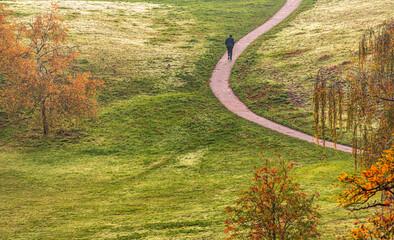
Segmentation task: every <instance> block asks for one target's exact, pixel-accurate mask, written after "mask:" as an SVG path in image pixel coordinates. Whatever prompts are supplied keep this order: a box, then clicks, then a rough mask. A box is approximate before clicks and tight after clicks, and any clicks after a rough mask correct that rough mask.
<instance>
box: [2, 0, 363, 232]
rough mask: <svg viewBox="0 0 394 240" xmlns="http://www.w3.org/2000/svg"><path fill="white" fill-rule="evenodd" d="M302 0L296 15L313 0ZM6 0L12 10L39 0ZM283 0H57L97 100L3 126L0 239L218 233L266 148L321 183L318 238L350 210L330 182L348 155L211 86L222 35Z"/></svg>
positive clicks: (335, 228)
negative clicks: (64, 127)
mask: <svg viewBox="0 0 394 240" xmlns="http://www.w3.org/2000/svg"><path fill="white" fill-rule="evenodd" d="M313 2H314V1H312V0H305V1H304V2H303V5H302V6H301V8H300V9H299V12H300V11H301V10H305V12H304V13H302V14H301V15H299V17H298V18H296V19H297V21H296V22H294V23H297V22H299V21H302V19H304V18H302V16H307V15H306V14H311V13H313V11H316V9H318V7H313V6H312V4H313ZM330 2H332V1H330ZM8 3H9V6H10V8H12V9H15V10H16V11H17V14H16V16H17V17H18V20H19V21H22V20H26V19H29V18H31V16H32V15H33V14H36V13H39V12H42V11H43V9H45V7H46V6H48V3H47V2H42V1H32V2H30V1H14V2H8ZM323 3H325V4H329V3H326V2H322V3H321V4H323ZM283 4H284V0H281V1H277V0H265V1H260V0H259V1H258V0H244V1H230V0H228V1H227V0H226V1H225V0H220V1H219V0H216V1H215V0H212V1H204V2H202V1H197V0H195V1H186V0H185V1H175V0H163V1H149V2H145V3H141V2H133V1H129V2H111V3H109V2H96V1H89V2H84V1H78V2H75V1H74V2H67V1H62V2H60V3H59V7H60V9H61V11H62V14H63V16H64V18H65V20H66V21H65V24H67V25H68V26H69V27H70V35H69V37H70V43H71V44H79V46H80V47H79V49H80V51H81V53H80V56H81V58H80V60H79V67H80V68H81V69H82V70H85V71H91V72H92V74H93V75H94V76H96V77H98V78H100V79H103V80H104V81H105V82H106V86H107V87H106V89H105V91H104V92H103V93H102V94H101V95H100V109H101V113H100V115H99V118H98V120H97V122H96V121H92V122H89V123H88V126H87V127H86V128H84V129H73V130H71V131H69V132H67V133H64V134H63V136H50V137H48V138H43V137H41V135H40V133H39V132H38V131H37V130H35V129H34V128H33V129H32V128H29V127H19V128H17V127H15V126H13V125H12V124H11V123H7V122H5V123H4V124H2V125H1V127H0V136H1V139H0V149H1V150H0V178H1V181H0V189H1V198H0V202H1V204H0V211H1V215H2V217H1V219H0V236H1V238H5V239H41V238H49V239H54V238H56V239H72V238H75V239H224V238H225V234H224V232H223V230H224V219H225V218H226V216H225V213H224V207H225V206H227V205H229V204H231V202H232V201H233V200H234V199H235V198H236V196H237V192H238V191H239V190H241V189H245V188H246V187H248V184H249V181H250V180H251V178H252V172H253V170H254V167H258V166H260V165H261V164H262V163H263V162H264V161H263V160H262V159H263V158H272V159H275V157H274V154H275V153H281V154H282V155H283V156H284V158H286V159H288V160H290V161H294V162H295V163H296V166H297V168H296V172H295V175H296V177H297V178H298V179H299V180H300V182H301V186H302V187H303V188H304V189H305V190H306V191H307V192H315V191H317V192H319V193H320V195H321V198H320V200H319V202H318V204H319V205H320V206H321V212H322V215H323V217H322V220H321V226H320V228H321V230H322V231H323V233H324V239H335V236H339V235H341V234H343V233H345V232H346V231H347V230H346V228H345V226H351V223H352V221H353V220H354V218H355V217H356V216H354V215H351V216H349V215H348V214H347V212H346V211H345V210H343V209H340V208H337V203H336V202H335V200H334V199H333V197H334V196H335V193H336V192H337V191H338V189H335V188H332V187H331V184H333V183H335V177H336V176H337V175H338V174H339V172H340V170H342V169H344V170H348V171H351V170H352V160H351V157H350V156H349V155H348V154H343V153H337V152H335V151H332V150H329V149H327V150H324V149H322V148H320V147H316V146H314V145H313V144H307V143H305V142H302V141H299V140H295V139H292V138H289V137H285V136H282V135H280V134H278V133H276V132H273V131H270V130H267V129H264V128H261V127H259V126H256V125H255V124H253V123H250V122H247V121H246V120H243V119H240V118H238V117H236V116H234V115H233V114H231V113H229V112H228V110H227V109H225V108H224V107H223V106H222V105H221V104H220V103H219V102H218V101H217V100H216V99H215V98H214V97H213V95H212V93H211V91H210V89H209V77H210V75H211V71H212V70H213V67H214V66H215V64H216V61H217V60H218V59H219V58H220V57H221V55H222V54H223V53H224V51H225V46H224V44H223V42H224V39H225V38H226V37H227V35H228V34H233V35H234V36H235V38H236V39H239V38H240V37H242V36H243V35H245V34H246V33H247V32H249V31H250V30H252V29H254V28H255V27H257V26H258V25H259V24H260V23H262V22H264V21H265V20H266V19H268V18H269V17H270V16H271V15H272V14H273V13H274V12H276V11H277V10H278V9H279V8H280V7H281V6H282V5H283ZM317 4H320V2H318V3H317ZM316 6H322V5H316ZM308 9H310V10H308ZM299 12H298V13H299ZM304 21H306V20H304ZM291 24H293V22H292V23H291ZM305 24H306V23H305ZM282 27H283V25H282ZM288 27H290V25H289V26H288ZM277 32H278V35H276V36H275V37H276V38H277V39H279V35H280V34H286V32H283V33H282V32H280V31H279V28H278V29H277ZM272 41H275V40H272ZM260 45H261V44H260ZM251 52H252V51H251ZM251 54H254V56H257V55H256V53H254V52H253V53H251ZM257 59H258V58H256V61H257ZM283 61H284V62H285V61H287V60H283ZM240 63H242V61H241V62H240ZM300 71H301V70H300ZM270 104H275V103H270ZM273 106H275V105H273ZM3 121H4V120H3ZM26 123H27V125H28V119H27V120H26ZM324 153H325V154H326V159H325V160H323V159H322V156H323V154H324ZM361 216H362V215H361Z"/></svg>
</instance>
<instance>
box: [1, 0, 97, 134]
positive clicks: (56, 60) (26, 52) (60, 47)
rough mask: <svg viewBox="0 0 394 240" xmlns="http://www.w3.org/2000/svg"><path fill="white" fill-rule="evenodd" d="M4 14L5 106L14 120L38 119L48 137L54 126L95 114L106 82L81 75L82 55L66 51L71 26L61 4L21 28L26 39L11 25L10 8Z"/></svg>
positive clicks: (3, 96)
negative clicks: (78, 66) (65, 20)
mask: <svg viewBox="0 0 394 240" xmlns="http://www.w3.org/2000/svg"><path fill="white" fill-rule="evenodd" d="M0 11H1V13H0V16H1V18H0V21H2V23H1V24H0V26H1V28H2V31H3V32H4V33H5V34H2V36H1V39H2V40H3V41H4V42H6V44H7V45H6V46H7V47H6V48H5V49H1V50H3V52H1V54H2V55H3V57H2V60H1V64H0V74H2V75H4V82H3V83H2V84H1V86H0V97H1V98H0V103H1V105H3V107H4V108H5V110H6V111H7V113H8V114H9V116H10V117H14V118H20V117H22V116H26V115H28V116H32V117H33V119H34V120H33V121H34V122H36V123H39V124H40V125H41V127H42V131H43V133H44V134H48V133H49V131H50V129H51V128H55V127H60V126H64V125H65V124H70V123H75V122H78V120H80V119H82V118H85V117H87V116H93V115H95V114H96V108H95V99H94V96H95V95H96V94H97V92H98V89H99V88H100V86H101V85H102V82H101V81H99V80H96V79H91V78H90V73H78V72H77V71H75V66H74V65H73V63H74V61H75V57H76V56H77V54H76V53H73V52H70V51H68V48H67V47H66V41H67V38H66V37H67V34H66V33H67V28H65V27H63V25H62V19H61V18H60V17H59V12H58V8H57V6H56V5H55V4H52V8H51V11H50V12H49V13H47V14H44V15H42V16H38V17H36V18H35V19H34V20H33V21H31V22H28V23H25V24H22V25H20V26H19V30H20V32H21V35H20V36H16V35H15V27H16V25H13V24H10V23H8V22H7V18H8V19H10V18H9V12H8V11H6V10H5V8H4V6H0ZM9 21H10V20H9ZM19 38H23V41H20V39H19ZM2 46H3V45H2ZM1 50H0V51H1ZM10 63H11V64H10Z"/></svg>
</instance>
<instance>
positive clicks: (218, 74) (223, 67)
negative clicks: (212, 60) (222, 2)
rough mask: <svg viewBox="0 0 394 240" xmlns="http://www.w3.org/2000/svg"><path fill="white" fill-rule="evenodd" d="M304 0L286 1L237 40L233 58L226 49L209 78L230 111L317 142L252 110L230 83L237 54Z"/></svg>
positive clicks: (332, 144)
mask: <svg viewBox="0 0 394 240" xmlns="http://www.w3.org/2000/svg"><path fill="white" fill-rule="evenodd" d="M301 2H302V0H287V2H286V4H285V5H284V6H283V7H282V8H281V9H280V10H279V11H278V12H277V13H276V14H275V15H274V16H272V17H271V18H270V19H269V20H268V21H266V22H265V23H264V24H263V25H261V26H260V27H258V28H256V29H255V30H253V31H252V32H250V33H248V34H247V35H246V36H244V37H243V38H241V39H240V40H238V41H237V42H236V43H235V46H234V50H233V61H228V60H227V52H226V53H225V54H224V55H223V56H222V58H221V59H220V60H219V62H218V63H217V64H216V67H215V69H214V70H213V73H212V76H211V79H210V85H211V89H212V92H213V93H214V94H215V96H216V97H217V98H218V99H219V101H220V102H221V103H222V104H223V105H224V106H226V107H227V108H228V109H229V110H230V111H231V112H233V113H235V114H237V115H238V116H240V117H243V118H245V119H247V120H249V121H252V122H254V123H257V124H259V125H261V126H263V127H266V128H269V129H272V130H274V131H277V132H280V133H283V134H285V135H288V136H292V137H295V138H298V139H301V140H304V141H307V142H311V143H316V138H314V137H312V136H310V135H307V134H305V133H302V132H299V131H296V130H293V129H291V128H288V127H285V126H283V125H280V124H277V123H275V122H272V121H270V120H268V119H266V118H263V117H260V116H259V115H257V114H255V113H253V112H252V111H251V110H250V109H249V108H248V107H247V106H246V105H245V104H244V103H243V102H241V101H240V100H239V99H238V97H237V96H236V95H235V94H234V92H233V90H232V89H231V87H230V83H229V79H230V74H231V68H232V67H233V65H234V62H235V61H236V60H237V58H238V56H239V55H240V54H241V53H242V52H243V51H244V50H245V49H246V48H247V46H248V45H249V44H251V43H252V42H253V41H254V40H256V38H258V37H259V36H260V35H262V34H263V33H265V32H267V31H268V30H269V29H271V28H273V27H274V26H276V25H277V24H278V23H280V22H281V21H282V20H284V19H285V18H286V17H287V16H289V15H290V13H292V12H293V11H294V10H295V9H297V7H298V6H299V5H300V3H301ZM319 144H320V145H323V142H322V141H319ZM326 147H330V148H334V143H332V142H328V141H326ZM336 149H338V150H341V151H344V152H352V148H351V147H348V146H344V145H340V144H337V145H336Z"/></svg>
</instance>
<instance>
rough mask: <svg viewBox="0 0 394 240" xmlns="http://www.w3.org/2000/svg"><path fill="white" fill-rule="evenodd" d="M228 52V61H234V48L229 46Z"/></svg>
mask: <svg viewBox="0 0 394 240" xmlns="http://www.w3.org/2000/svg"><path fill="white" fill-rule="evenodd" d="M227 52H228V59H230V60H232V59H233V47H232V46H231V47H230V46H227Z"/></svg>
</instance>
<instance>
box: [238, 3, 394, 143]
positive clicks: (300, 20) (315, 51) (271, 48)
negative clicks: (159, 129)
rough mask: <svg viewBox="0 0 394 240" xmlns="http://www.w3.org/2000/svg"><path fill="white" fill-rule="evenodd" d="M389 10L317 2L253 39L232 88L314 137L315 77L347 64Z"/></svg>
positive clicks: (258, 109) (269, 115) (393, 7)
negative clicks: (310, 7)
mask: <svg viewBox="0 0 394 240" xmlns="http://www.w3.org/2000/svg"><path fill="white" fill-rule="evenodd" d="M393 10H394V3H393V1H381V0H370V1H357V0H345V1H343V0H320V1H318V2H317V3H316V4H315V5H314V7H313V9H311V10H310V11H306V12H303V13H301V14H299V15H298V16H296V17H295V18H294V20H293V21H291V22H290V23H288V24H286V23H285V24H283V25H282V28H283V27H284V29H283V30H282V28H281V30H280V31H277V32H275V31H272V32H271V34H267V35H266V36H263V37H261V38H260V39H258V40H257V41H255V42H254V44H253V45H252V46H250V47H249V48H248V51H247V52H246V53H245V54H243V55H242V56H241V58H240V59H239V61H238V63H237V65H236V66H235V68H234V69H233V72H232V78H231V86H232V88H233V90H234V92H236V94H237V95H238V96H239V97H240V99H242V101H244V102H245V103H246V104H247V106H249V107H250V108H251V109H252V110H253V111H254V112H256V113H258V114H259V115H261V116H264V117H267V118H269V119H272V120H274V121H276V122H278V123H281V124H284V125H286V126H290V127H292V128H295V129H298V130H301V131H303V132H307V133H309V134H311V135H313V131H314V130H313V127H314V123H313V105H312V96H311V95H312V93H313V87H314V82H315V77H316V73H317V72H318V70H319V69H321V68H328V67H332V66H347V65H349V63H350V62H351V61H353V58H354V54H355V53H356V52H357V51H358V43H359V41H360V39H361V37H362V35H363V33H364V32H365V30H367V29H368V28H370V27H374V26H376V25H378V24H381V23H383V21H384V20H387V19H389V18H392V17H393V14H392V13H393ZM271 93H273V94H271ZM272 95H273V96H272ZM344 141H345V142H346V143H349V141H348V140H347V139H344Z"/></svg>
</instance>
